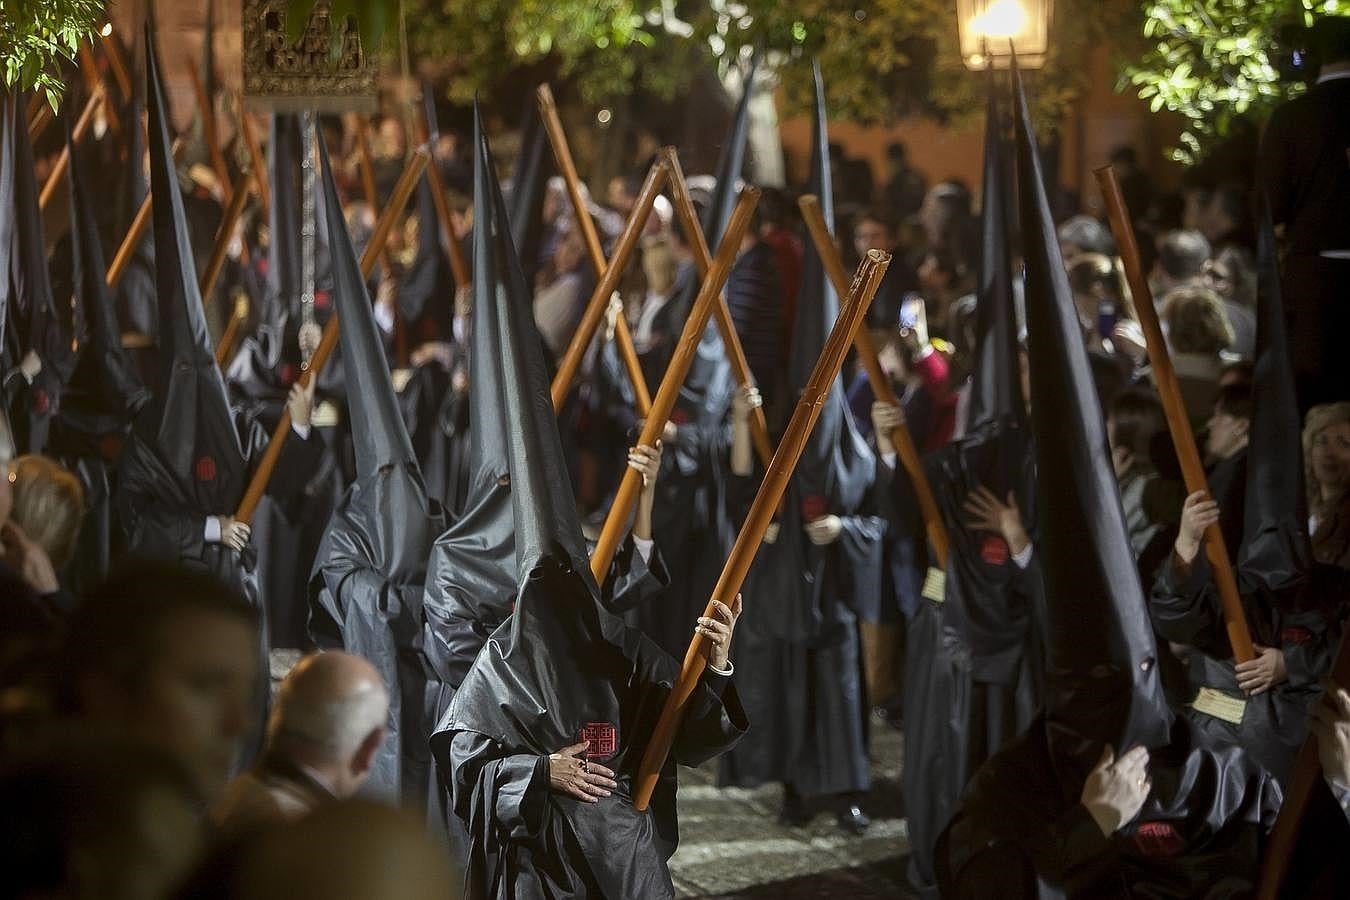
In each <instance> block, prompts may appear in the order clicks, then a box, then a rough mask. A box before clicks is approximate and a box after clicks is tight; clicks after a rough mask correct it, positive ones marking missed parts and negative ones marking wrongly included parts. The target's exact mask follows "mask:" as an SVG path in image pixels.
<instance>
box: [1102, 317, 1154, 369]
mask: <svg viewBox="0 0 1350 900" xmlns="http://www.w3.org/2000/svg"><path fill="white" fill-rule="evenodd" d="M1111 343H1113V344H1115V345H1116V349H1117V350H1119V351H1120V352H1122V353H1124V354H1125V355H1127V356H1129V357H1130V359H1133V360H1134V361H1135V362H1136V363H1141V362H1143V361H1144V357H1146V356H1148V342H1147V341H1145V340H1144V329H1143V328H1141V327H1140V326H1139V323H1138V322H1136V321H1135V320H1134V319H1121V320H1120V321H1119V322H1117V323H1116V327H1115V328H1114V329H1113V330H1112V331H1111Z"/></svg>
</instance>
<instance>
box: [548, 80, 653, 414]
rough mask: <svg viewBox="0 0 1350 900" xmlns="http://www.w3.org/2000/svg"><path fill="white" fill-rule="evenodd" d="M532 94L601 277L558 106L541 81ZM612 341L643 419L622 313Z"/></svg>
mask: <svg viewBox="0 0 1350 900" xmlns="http://www.w3.org/2000/svg"><path fill="white" fill-rule="evenodd" d="M535 95H536V97H537V98H538V101H539V115H540V118H541V119H542V120H543V123H544V132H545V133H546V134H547V135H548V142H549V146H551V147H552V148H553V158H554V160H556V161H557V163H558V171H559V173H561V174H562V178H563V182H564V183H565V184H566V185H567V196H568V197H569V198H570V199H571V201H572V211H573V213H574V214H575V216H576V223H577V228H578V229H580V231H581V237H582V239H583V241H584V242H585V244H586V254H587V255H588V256H589V257H590V259H591V268H593V269H594V270H595V277H596V278H604V276H605V269H606V268H607V265H608V264H607V263H606V261H605V251H604V247H603V246H602V245H601V243H600V232H599V231H597V230H596V227H595V220H594V219H592V218H591V214H590V211H589V210H588V209H587V208H586V195H585V193H583V192H582V190H581V177H580V176H579V175H578V174H577V166H576V162H575V161H574V160H573V159H572V148H571V147H570V146H568V143H567V133H566V132H564V131H563V127H562V119H560V118H559V117H558V106H557V104H556V103H555V102H554V101H553V91H552V90H550V89H549V86H548V85H546V84H541V85H539V89H538V90H537V91H536V92H535ZM619 274H620V275H622V274H623V273H622V272H620V273H619ZM614 343H615V346H616V347H617V348H618V351H619V359H620V361H622V362H623V367H624V371H625V372H627V373H628V380H629V381H630V382H632V384H633V396H634V398H635V403H636V406H637V412H638V415H639V416H641V417H642V418H644V419H645V418H647V416H648V414H649V413H650V411H651V408H652V395H651V390H650V389H649V388H648V386H647V379H646V376H644V375H643V374H642V363H641V361H640V360H639V359H638V354H637V347H636V346H635V345H634V344H633V334H632V332H631V331H629V328H628V320H627V319H625V318H624V317H623V316H622V315H619V316H616V317H615V319H614ZM555 405H556V404H555Z"/></svg>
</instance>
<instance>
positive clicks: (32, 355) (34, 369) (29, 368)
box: [19, 350, 42, 382]
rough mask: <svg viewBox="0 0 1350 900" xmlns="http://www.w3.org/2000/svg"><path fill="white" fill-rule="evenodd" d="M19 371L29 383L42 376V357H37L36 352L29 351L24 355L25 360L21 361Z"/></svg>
mask: <svg viewBox="0 0 1350 900" xmlns="http://www.w3.org/2000/svg"><path fill="white" fill-rule="evenodd" d="M19 371H20V372H22V373H23V377H24V378H26V379H28V381H29V382H32V380H33V379H34V378H36V377H38V375H40V374H42V357H40V356H38V355H37V351H36V350H29V351H28V352H27V353H25V354H24V355H23V359H21V360H19Z"/></svg>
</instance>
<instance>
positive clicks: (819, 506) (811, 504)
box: [802, 494, 826, 522]
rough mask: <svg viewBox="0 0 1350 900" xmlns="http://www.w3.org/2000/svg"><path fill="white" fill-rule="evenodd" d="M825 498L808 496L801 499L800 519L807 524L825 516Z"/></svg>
mask: <svg viewBox="0 0 1350 900" xmlns="http://www.w3.org/2000/svg"><path fill="white" fill-rule="evenodd" d="M825 512H826V504H825V498H824V497H822V496H821V495H820V494H810V495H808V496H806V497H803V498H802V518H803V519H805V520H806V521H808V522H814V521H815V520H816V519H819V518H820V517H821V516H823V515H825Z"/></svg>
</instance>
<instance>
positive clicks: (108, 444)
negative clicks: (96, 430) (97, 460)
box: [98, 434, 122, 460]
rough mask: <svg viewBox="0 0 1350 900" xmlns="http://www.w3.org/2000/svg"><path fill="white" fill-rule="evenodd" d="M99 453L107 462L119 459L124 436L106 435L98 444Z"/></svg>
mask: <svg viewBox="0 0 1350 900" xmlns="http://www.w3.org/2000/svg"><path fill="white" fill-rule="evenodd" d="M98 452H99V455H100V456H102V457H103V458H104V459H106V460H114V459H117V457H118V456H120V455H121V453H122V435H120V434H105V435H104V436H103V437H102V439H100V440H99V442H98Z"/></svg>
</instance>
